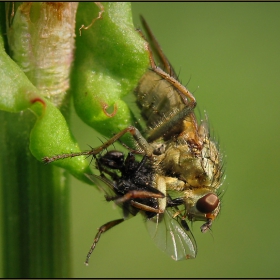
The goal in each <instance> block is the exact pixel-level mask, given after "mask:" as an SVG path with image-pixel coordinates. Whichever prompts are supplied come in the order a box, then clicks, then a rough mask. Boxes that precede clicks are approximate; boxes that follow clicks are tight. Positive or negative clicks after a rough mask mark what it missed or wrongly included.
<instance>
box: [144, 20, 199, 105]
mask: <svg viewBox="0 0 280 280" xmlns="http://www.w3.org/2000/svg"><path fill="white" fill-rule="evenodd" d="M141 20H142V23H143V25H144V27H145V29H146V31H147V33H148V36H149V37H150V38H151V40H152V44H153V45H154V48H155V50H156V54H157V55H158V56H159V58H160V61H161V62H162V63H163V65H164V69H165V70H166V71H167V72H169V73H170V74H168V73H166V72H165V71H163V70H162V69H160V68H159V67H157V66H156V63H155V59H154V56H153V53H152V50H151V48H150V45H149V43H148V45H147V50H148V52H149V59H150V64H151V68H152V70H153V71H154V72H155V73H157V74H158V75H159V76H160V77H161V78H163V79H164V80H166V81H168V82H169V83H170V84H171V85H172V86H173V87H174V88H175V89H177V91H178V92H179V94H180V95H181V97H182V99H183V102H184V103H185V104H186V105H187V106H188V107H190V108H192V109H194V108H195V106H196V100H195V97H194V96H193V95H192V93H191V92H190V91H189V90H188V89H187V88H185V87H184V86H183V85H182V84H181V83H180V82H179V81H178V80H177V77H176V75H175V72H174V70H173V68H172V66H171V64H170V63H169V61H168V59H167V58H166V56H165V55H164V54H163V52H162V50H161V48H160V45H159V43H158V42H157V40H156V38H155V36H154V35H153V33H152V31H151V29H150V28H149V26H148V24H147V22H146V21H145V20H144V18H143V17H141ZM138 32H139V33H140V35H141V36H142V37H143V38H144V40H146V39H145V37H144V35H143V33H142V32H141V31H140V30H138ZM146 41H147V40H146Z"/></svg>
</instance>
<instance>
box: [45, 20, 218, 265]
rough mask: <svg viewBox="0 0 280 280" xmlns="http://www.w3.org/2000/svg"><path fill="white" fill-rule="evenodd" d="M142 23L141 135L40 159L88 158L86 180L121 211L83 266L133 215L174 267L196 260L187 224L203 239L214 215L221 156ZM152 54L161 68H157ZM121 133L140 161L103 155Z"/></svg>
mask: <svg viewBox="0 0 280 280" xmlns="http://www.w3.org/2000/svg"><path fill="white" fill-rule="evenodd" d="M142 23H143V26H144V29H145V30H146V32H147V35H148V38H149V43H150V44H148V43H147V51H148V52H149V58H150V69H149V70H148V71H147V72H146V74H145V75H144V76H143V77H142V78H141V80H140V81H139V84H138V86H137V88H136V89H135V94H136V99H137V105H138V107H139V108H140V111H141V115H142V117H143V119H144V121H145V124H146V126H147V129H146V131H145V132H144V133H140V131H139V130H138V129H137V128H136V127H134V126H129V127H127V128H126V129H124V130H122V131H120V132H119V133H117V134H116V135H114V136H113V137H112V138H111V139H109V140H108V141H107V142H105V143H104V144H102V145H101V146H99V147H98V148H95V149H92V150H90V151H85V152H82V153H76V154H62V155H57V156H53V157H46V158H44V162H52V161H55V160H59V159H64V158H68V157H74V156H81V155H87V156H90V155H91V156H93V157H94V158H95V159H96V167H97V169H98V170H99V171H100V175H99V176H96V175H87V176H88V177H89V178H90V179H91V180H93V181H95V182H97V185H99V186H100V187H101V189H102V190H103V191H104V192H105V194H106V199H107V200H108V201H115V203H116V204H118V205H119V206H120V207H122V209H123V212H124V218H123V219H119V220H116V221H111V222H109V223H106V224H104V225H103V226H102V227H100V229H99V231H98V233H97V235H96V237H95V240H94V242H93V245H92V247H91V250H90V252H89V254H88V256H87V259H86V263H88V260H89V257H90V255H91V253H92V251H93V250H94V248H95V246H96V244H97V242H98V241H99V238H100V236H101V234H102V233H103V232H105V231H107V230H109V229H110V228H112V227H113V226H115V225H117V224H119V223H121V222H123V221H124V220H125V219H126V217H127V216H128V215H129V214H132V215H136V214H137V213H138V212H139V211H140V212H141V213H142V214H143V215H144V216H145V218H146V223H147V227H148V231H149V233H150V235H151V237H152V238H153V239H154V241H155V243H156V244H157V245H158V247H159V248H160V249H162V250H163V251H165V252H166V253H167V254H168V255H170V256H171V257H172V258H173V259H174V260H182V259H190V258H195V257H196V252H197V247H196V242H195V239H194V237H193V234H192V233H191V231H190V229H189V226H188V223H187V221H190V222H194V221H203V222H204V223H203V225H202V226H201V232H206V231H208V230H209V229H210V228H211V226H212V223H213V221H214V220H215V218H216V217H217V215H218V214H219V212H220V207H221V201H220V186H221V184H222V177H223V164H222V155H221V153H220V152H219V148H218V145H217V143H216V142H215V141H214V140H213V139H212V138H211V136H210V133H209V128H208V124H207V118H206V119H205V120H202V121H201V122H198V120H197V118H196V116H195V113H194V108H195V107H196V100H195V97H194V96H193V95H192V93H191V92H190V91H189V90H188V89H187V88H186V87H184V86H183V85H182V84H181V83H180V82H179V81H178V78H177V76H176V74H175V71H174V70H173V68H172V66H171V65H170V63H169V61H168V60H167V58H166V57H165V55H164V54H163V52H162V50H161V48H160V46H159V44H158V42H157V40H156V39H155V37H154V35H153V34H152V32H151V30H150V28H149V26H148V25H147V23H146V21H145V20H144V19H143V18H142ZM140 34H141V35H142V33H141V32H140ZM142 36H143V35H142ZM143 37H144V36H143ZM152 49H153V51H154V54H155V55H156V56H157V57H158V59H159V63H160V66H161V67H162V68H160V67H159V66H157V65H156V62H155V59H154V56H153V52H152ZM126 133H130V134H131V135H132V137H133V138H134V141H135V143H136V146H137V147H138V150H137V153H139V154H140V155H141V156H142V159H141V160H140V161H138V160H136V159H135V157H134V155H133V153H128V155H127V157H126V158H125V156H124V154H123V153H121V152H119V151H116V150H114V151H109V152H107V153H106V154H105V155H103V156H102V152H103V151H104V150H106V149H107V148H108V147H109V146H110V145H112V144H113V143H114V142H116V141H117V140H119V139H120V138H121V137H122V136H123V135H124V134H126Z"/></svg>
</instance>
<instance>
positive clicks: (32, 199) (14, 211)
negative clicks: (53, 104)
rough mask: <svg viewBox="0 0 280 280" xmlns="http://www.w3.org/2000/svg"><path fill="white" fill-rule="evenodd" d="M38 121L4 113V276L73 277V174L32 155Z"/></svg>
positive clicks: (1, 116) (0, 136) (26, 114)
mask: <svg viewBox="0 0 280 280" xmlns="http://www.w3.org/2000/svg"><path fill="white" fill-rule="evenodd" d="M34 121H35V117H34V116H33V115H32V114H31V113H30V112H28V111H25V112H24V113H19V114H18V113H17V114H12V113H7V112H0V123H1V124H2V129H1V131H2V132H1V134H0V143H1V157H0V161H1V170H2V172H3V174H2V177H1V178H2V181H1V186H2V203H1V205H2V236H3V239H2V244H3V249H2V251H3V271H4V273H3V277H5V278H6V277H7V278H11V277H15V278H30V277H31V278H34V277H36V278H37V277H38V278H39V277H40V278H44V277H69V276H70V265H69V261H70V260H69V258H70V257H69V256H70V253H69V251H70V249H69V215H68V212H69V211H68V208H69V205H68V204H69V186H68V179H67V176H65V174H66V172H65V171H63V170H62V169H60V168H57V167H54V166H50V165H49V166H46V165H44V164H42V163H40V162H39V161H37V160H36V159H35V158H34V157H33V156H32V155H31V153H30V151H29V149H28V144H29V133H30V129H31V127H32V126H33V123H34Z"/></svg>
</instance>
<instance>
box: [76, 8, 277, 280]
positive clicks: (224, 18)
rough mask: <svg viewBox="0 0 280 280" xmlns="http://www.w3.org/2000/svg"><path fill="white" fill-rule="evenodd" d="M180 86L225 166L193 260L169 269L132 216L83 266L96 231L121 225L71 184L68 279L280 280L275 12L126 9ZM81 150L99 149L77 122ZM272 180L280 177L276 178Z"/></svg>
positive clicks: (87, 190)
mask: <svg viewBox="0 0 280 280" xmlns="http://www.w3.org/2000/svg"><path fill="white" fill-rule="evenodd" d="M132 9H133V15H134V20H135V24H136V27H140V23H139V22H140V21H139V15H140V14H142V15H143V16H144V17H145V18H146V20H147V21H148V23H149V24H150V26H151V28H152V30H153V32H154V34H155V35H156V37H157V39H158V41H159V42H160V44H161V47H162V48H163V50H164V52H165V54H166V55H167V56H168V58H169V60H170V61H171V62H172V64H173V66H174V68H175V70H176V71H177V72H180V79H181V80H182V81H183V83H187V82H188V81H189V79H190V78H191V80H190V82H189V84H188V88H189V89H190V90H191V91H192V92H194V91H195V97H196V99H197V102H198V107H199V109H200V111H201V112H202V113H203V111H204V110H206V111H207V114H208V116H209V119H210V124H211V127H212V128H213V129H214V133H215V135H216V136H218V138H219V141H220V144H221V147H222V150H224V151H225V156H226V175H227V179H226V181H225V183H224V187H225V188H226V189H227V191H226V194H225V196H224V199H223V204H222V210H221V215H220V217H219V218H218V220H217V221H215V223H214V225H213V228H212V229H213V231H212V234H211V233H207V234H202V233H200V231H199V227H200V225H201V223H199V222H197V223H195V224H194V226H193V232H194V235H195V237H196V241H197V245H198V255H197V258H196V259H195V260H189V261H181V262H175V261H173V260H172V259H171V258H169V257H168V256H167V255H165V254H164V253H162V252H161V251H160V250H158V249H157V247H156V246H155V245H154V244H153V241H152V240H151V238H150V236H149V235H148V233H147V231H146V228H145V225H144V223H143V219H142V217H141V216H137V217H135V218H133V219H130V220H128V221H126V222H125V223H123V224H121V225H119V226H117V227H116V228H114V229H112V230H111V231H109V232H107V233H106V234H105V235H104V236H103V237H102V238H101V241H100V243H99V244H98V246H97V248H96V250H95V252H94V253H93V255H92V257H91V259H90V264H89V266H88V267H86V266H85V265H84V264H83V263H84V260H85V256H86V254H87V252H88V249H89V247H90V245H91V242H92V240H93V238H94V236H95V234H96V230H97V228H98V227H99V226H100V225H102V224H103V223H105V222H107V221H109V220H113V219H116V218H119V217H120V212H119V211H118V210H114V207H113V204H112V203H111V204H109V203H107V202H106V201H105V199H104V197H103V196H102V194H101V193H99V192H98V191H97V190H96V189H94V188H93V187H90V186H88V185H85V184H82V183H80V182H78V181H77V180H76V179H74V178H72V186H71V191H72V198H71V214H72V228H71V230H72V254H73V276H74V277H90V278H92V277H280V267H279V261H280V257H279V253H280V241H279V235H280V223H279V217H278V215H279V214H280V209H279V199H280V185H279V181H280V180H279V178H278V175H279V174H280V172H279V171H277V170H278V169H277V168H278V167H279V162H278V160H280V148H279V147H278V145H279V142H280V141H279V140H280V129H279V127H280V125H279V123H278V122H279V121H280V118H279V116H280V106H279V101H280V77H279V76H280V75H279V74H280V35H279V33H280V3H133V4H132ZM73 121H74V124H75V128H74V134H75V136H76V137H77V138H78V140H79V142H80V143H81V148H82V149H87V148H88V147H87V144H89V145H92V146H94V145H99V144H100V142H99V140H98V139H97V138H96V134H94V132H93V131H92V129H90V128H88V127H87V126H86V125H84V124H83V123H82V122H81V121H80V120H78V119H77V118H76V117H74V118H73ZM277 172H279V174H278V173H277Z"/></svg>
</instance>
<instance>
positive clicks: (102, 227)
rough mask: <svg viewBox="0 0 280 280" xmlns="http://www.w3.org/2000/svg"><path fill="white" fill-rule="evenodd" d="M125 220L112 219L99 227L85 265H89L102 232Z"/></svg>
mask: <svg viewBox="0 0 280 280" xmlns="http://www.w3.org/2000/svg"><path fill="white" fill-rule="evenodd" d="M123 221H124V219H118V220H114V221H110V222H108V223H106V224H104V225H103V226H101V227H100V228H99V229H98V232H97V234H96V235H95V238H94V240H93V243H92V245H91V247H90V250H89V252H88V254H87V257H86V261H85V265H88V262H89V258H90V256H91V254H92V252H93V250H94V249H95V247H96V244H97V243H98V241H99V239H100V236H101V234H102V233H104V232H106V231H108V230H109V229H111V228H112V227H114V226H116V225H118V224H120V223H122V222H123Z"/></svg>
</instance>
